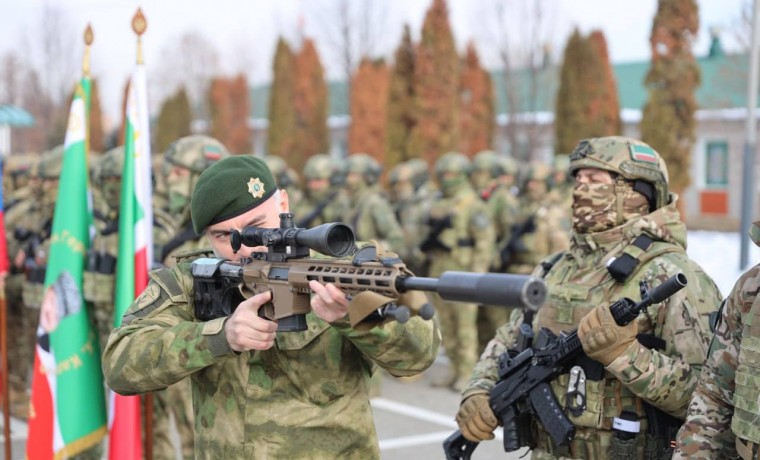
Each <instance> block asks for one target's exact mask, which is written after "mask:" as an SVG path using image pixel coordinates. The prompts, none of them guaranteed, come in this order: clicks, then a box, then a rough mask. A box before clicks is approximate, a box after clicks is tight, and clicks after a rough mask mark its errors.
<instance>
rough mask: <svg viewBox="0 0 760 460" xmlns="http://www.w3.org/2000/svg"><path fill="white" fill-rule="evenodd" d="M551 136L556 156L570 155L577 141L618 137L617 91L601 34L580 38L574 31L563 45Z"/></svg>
mask: <svg viewBox="0 0 760 460" xmlns="http://www.w3.org/2000/svg"><path fill="white" fill-rule="evenodd" d="M554 132H555V136H556V138H555V150H556V153H559V154H567V153H570V152H571V151H572V150H573V148H574V147H575V146H576V144H578V141H580V140H581V139H585V138H588V137H600V136H610V135H615V134H620V108H619V104H618V98H617V87H616V84H615V79H614V77H613V75H612V69H611V68H610V64H609V58H608V56H607V45H606V42H605V40H604V36H603V35H602V34H601V32H594V33H592V34H591V35H590V36H589V37H584V36H583V35H581V33H580V32H579V31H578V30H577V29H576V30H575V31H574V32H573V34H572V35H571V36H570V38H569V39H568V41H567V45H566V47H565V54H564V57H563V62H562V68H561V70H560V84H559V89H558V92H557V101H556V112H555V119H554Z"/></svg>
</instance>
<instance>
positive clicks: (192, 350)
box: [103, 261, 441, 459]
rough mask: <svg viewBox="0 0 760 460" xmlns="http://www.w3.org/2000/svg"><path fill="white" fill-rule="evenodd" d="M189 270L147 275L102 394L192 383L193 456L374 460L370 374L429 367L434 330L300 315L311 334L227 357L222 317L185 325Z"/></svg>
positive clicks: (106, 364) (419, 323) (113, 341)
mask: <svg viewBox="0 0 760 460" xmlns="http://www.w3.org/2000/svg"><path fill="white" fill-rule="evenodd" d="M189 272H190V263H189V262H187V261H183V262H182V263H180V264H179V265H177V266H176V267H174V268H172V269H160V270H156V271H154V272H152V273H151V280H150V283H149V285H148V287H147V288H146V289H145V291H144V292H143V293H142V295H140V297H138V298H137V299H136V300H135V302H134V303H133V304H132V306H131V307H130V308H129V310H128V311H127V312H126V314H125V316H124V319H123V321H122V325H121V327H119V328H118V329H116V330H115V331H114V332H113V333H112V334H111V336H110V338H109V341H108V345H107V347H106V350H105V352H104V355H103V370H104V373H105V376H106V380H107V382H108V385H109V386H110V387H111V388H112V389H113V390H114V391H117V392H119V393H121V394H139V393H145V392H150V391H155V390H160V389H163V388H166V387H167V386H168V385H171V384H173V383H175V382H177V381H179V380H181V379H183V378H185V377H188V376H189V377H190V378H191V379H192V387H193V406H194V411H195V431H196V436H195V453H196V458H210V459H217V458H257V459H258V458H262V459H263V458H269V459H280V458H282V459H295V458H308V459H335V458H355V459H367V458H379V456H380V454H379V447H378V442H377V436H376V433H375V426H374V421H373V418H372V409H371V407H370V404H369V393H368V391H369V385H370V374H371V372H372V369H373V367H374V365H375V364H376V365H379V366H380V367H382V368H384V369H386V370H388V371H389V372H390V373H391V374H393V375H396V376H409V375H414V374H417V373H419V372H421V371H423V370H424V369H426V368H427V367H428V366H430V364H432V362H433V360H434V359H435V356H436V354H437V352H438V347H439V345H440V341H441V337H440V332H439V330H438V328H437V325H436V322H435V321H423V320H422V319H420V318H419V317H415V318H412V319H410V320H409V321H408V322H407V323H405V324H400V323H398V322H385V323H381V324H379V325H378V326H376V327H373V328H371V329H369V330H368V331H363V332H361V331H358V330H355V329H353V328H351V327H350V326H349V324H348V321H347V320H341V321H337V322H335V323H332V324H328V323H326V322H324V321H322V320H320V319H319V318H317V317H316V316H315V315H314V314H313V313H309V314H308V315H307V322H308V327H309V329H308V331H304V332H290V333H278V334H277V338H276V340H275V346H274V347H272V348H271V349H269V350H266V351H247V352H243V353H235V352H233V351H231V350H230V348H229V345H228V344H227V341H226V338H225V335H224V321H225V318H219V319H216V320H212V321H209V322H199V321H198V320H197V319H195V317H194V313H193V312H194V303H193V287H192V277H191V276H190V273H189Z"/></svg>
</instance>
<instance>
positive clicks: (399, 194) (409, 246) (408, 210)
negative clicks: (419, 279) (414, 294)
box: [388, 158, 432, 276]
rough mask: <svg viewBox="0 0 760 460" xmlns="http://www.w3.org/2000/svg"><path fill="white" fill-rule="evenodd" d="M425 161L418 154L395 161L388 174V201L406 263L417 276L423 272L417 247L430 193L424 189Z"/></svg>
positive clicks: (421, 256)
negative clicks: (401, 233)
mask: <svg viewBox="0 0 760 460" xmlns="http://www.w3.org/2000/svg"><path fill="white" fill-rule="evenodd" d="M427 182H428V165H427V163H425V161H424V160H421V159H419V158H416V159H412V160H408V161H405V162H403V163H399V164H397V165H396V166H395V167H394V168H393V169H391V171H390V173H389V174H388V186H389V191H390V204H391V206H392V208H393V212H394V213H395V215H396V218H397V219H398V223H399V225H400V226H401V230H402V232H403V233H404V246H405V252H406V258H405V259H404V261H405V262H406V264H407V266H408V267H409V268H410V269H411V270H412V272H414V273H415V274H416V275H417V276H427V267H426V266H425V254H423V253H422V251H420V249H419V245H420V243H422V240H423V238H424V237H425V235H424V232H423V226H424V225H425V219H427V215H428V213H429V212H430V205H431V204H432V195H431V194H429V193H426V190H425V184H426V183H427Z"/></svg>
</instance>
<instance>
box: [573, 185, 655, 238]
mask: <svg viewBox="0 0 760 460" xmlns="http://www.w3.org/2000/svg"><path fill="white" fill-rule="evenodd" d="M617 199H618V197H617V196H616V194H615V184H576V185H575V188H574V189H573V230H575V232H576V233H596V232H603V231H605V230H609V229H611V228H614V227H617V226H618V225H621V224H623V223H625V222H628V221H629V220H631V219H633V218H635V217H638V216H642V215H644V214H647V213H648V211H649V202H648V201H647V199H646V197H644V195H642V194H640V193H638V192H635V191H633V187H632V185H631V184H630V183H628V182H623V190H622V199H623V207H622V209H623V215H622V218H620V219H618V209H617Z"/></svg>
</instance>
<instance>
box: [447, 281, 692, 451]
mask: <svg viewBox="0 0 760 460" xmlns="http://www.w3.org/2000/svg"><path fill="white" fill-rule="evenodd" d="M686 283H687V280H686V276H685V275H684V274H683V273H679V274H677V275H674V276H672V277H670V278H669V279H668V280H667V281H665V282H664V283H662V284H661V285H659V286H657V287H656V288H654V289H652V290H651V291H649V290H648V289H646V286H645V285H644V286H642V299H641V302H639V303H635V302H634V301H633V300H631V299H629V298H626V297H624V298H622V299H620V300H618V301H617V302H615V303H614V304H613V305H612V306H610V312H611V313H612V317H613V318H614V319H615V322H616V323H617V324H618V325H620V326H624V325H626V324H628V323H630V322H631V321H633V320H635V319H636V317H638V316H639V313H640V312H641V311H642V310H644V309H645V308H647V307H649V306H650V305H653V304H657V303H660V302H662V301H664V300H665V299H667V298H668V297H670V296H672V295H673V294H675V293H676V292H678V291H680V290H681V289H683V288H684V287H685V286H686ZM522 326H524V328H523V327H521V329H520V336H521V338H523V339H525V337H526V336H527V337H530V336H531V335H532V331H531V329H530V326H529V325H528V324H527V323H525V324H523V325H522ZM526 329H527V330H526ZM518 342H519V340H518ZM531 342H532V343H531ZM524 345H526V347H525V349H523V350H519V349H518V350H510V351H507V352H506V353H504V354H502V355H501V356H500V357H499V382H498V383H497V384H496V385H495V386H494V387H493V389H492V390H491V395H490V399H489V403H490V406H491V410H493V413H494V414H495V415H496V417H498V418H499V419H500V420H501V422H502V424H503V426H504V451H505V452H513V451H515V450H518V449H520V448H521V447H526V446H528V447H533V440H532V439H531V419H532V418H533V417H534V416H535V417H537V418H538V421H539V422H540V423H541V425H543V427H544V430H546V431H547V433H548V434H549V436H550V437H551V438H552V441H554V443H555V444H557V445H559V446H565V445H567V444H569V443H570V441H572V439H573V437H574V436H575V425H573V423H572V422H571V421H570V420H569V419H568V418H567V416H565V413H564V412H563V411H562V407H561V406H560V405H559V402H558V401H557V398H556V397H555V396H554V393H552V389H551V386H550V384H549V382H551V381H552V380H553V379H555V378H556V377H557V376H559V375H560V374H563V373H565V372H567V370H568V369H569V367H570V366H571V365H572V364H573V363H574V362H575V360H576V358H578V357H579V356H580V355H581V353H583V347H582V346H581V341H580V339H579V338H578V333H577V330H575V331H572V332H570V333H568V334H565V333H564V332H563V333H561V334H560V335H559V337H557V336H555V335H554V334H553V333H552V332H551V331H549V330H548V329H545V328H542V329H541V330H540V331H539V333H538V334H537V336H536V338H535V339H531V338H528V339H527V341H525V342H524ZM477 446H478V443H476V442H472V441H468V440H467V439H465V438H464V436H463V435H462V432H461V431H460V430H457V431H456V432H454V433H453V434H452V435H451V436H449V437H448V438H446V440H445V441H444V442H443V449H444V451H445V454H446V458H447V459H448V460H455V459H457V460H459V459H461V460H468V459H469V458H470V455H472V452H473V451H474V450H475V448H476V447H477Z"/></svg>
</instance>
